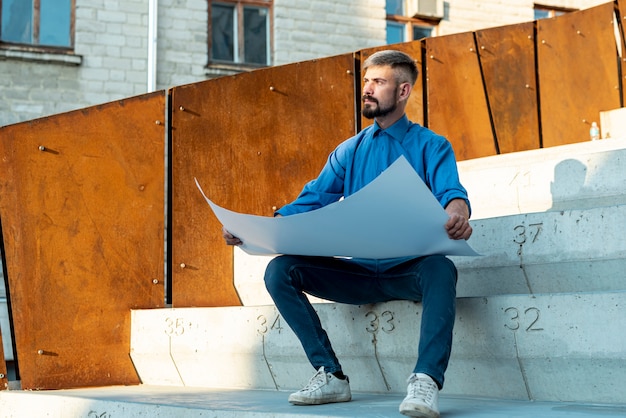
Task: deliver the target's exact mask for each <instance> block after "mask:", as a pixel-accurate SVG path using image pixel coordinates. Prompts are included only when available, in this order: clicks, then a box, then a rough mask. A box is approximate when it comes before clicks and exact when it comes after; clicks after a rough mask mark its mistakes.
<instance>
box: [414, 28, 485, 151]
mask: <svg viewBox="0 0 626 418" xmlns="http://www.w3.org/2000/svg"><path fill="white" fill-rule="evenodd" d="M424 42H425V45H426V46H425V48H426V58H425V61H426V63H425V64H426V76H427V80H426V86H425V87H424V88H425V89H426V97H427V106H426V111H427V119H426V120H427V124H428V127H429V128H430V129H432V130H433V131H435V132H437V133H438V134H441V135H443V136H445V137H446V138H447V139H448V140H449V141H450V142H451V143H452V146H453V148H454V151H455V153H456V157H457V159H458V160H467V159H470V158H477V157H484V156H487V155H494V154H496V153H497V150H496V147H495V142H494V138H493V131H492V129H491V121H490V119H489V110H488V108H487V99H486V97H485V89H484V86H483V82H482V76H481V71H480V66H479V62H478V56H477V53H476V45H475V42H474V34H473V33H461V34H456V35H449V36H441V37H435V38H427V39H425V41H424Z"/></svg>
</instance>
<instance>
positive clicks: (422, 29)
mask: <svg viewBox="0 0 626 418" xmlns="http://www.w3.org/2000/svg"><path fill="white" fill-rule="evenodd" d="M432 33H433V27H432V26H417V25H415V26H413V40H414V41H417V40H418V39H422V38H429V37H430V36H431V35H432Z"/></svg>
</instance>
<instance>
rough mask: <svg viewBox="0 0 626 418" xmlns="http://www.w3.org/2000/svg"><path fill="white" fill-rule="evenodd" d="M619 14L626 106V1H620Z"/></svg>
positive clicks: (622, 90) (622, 80)
mask: <svg viewBox="0 0 626 418" xmlns="http://www.w3.org/2000/svg"><path fill="white" fill-rule="evenodd" d="M617 12H618V13H619V17H620V18H621V22H619V23H620V25H619V29H620V30H619V35H620V36H619V38H620V39H619V42H620V44H621V45H622V53H621V60H620V65H621V67H622V79H621V83H620V89H621V95H622V106H624V104H626V88H624V87H625V86H624V84H626V33H625V32H626V0H618V2H617Z"/></svg>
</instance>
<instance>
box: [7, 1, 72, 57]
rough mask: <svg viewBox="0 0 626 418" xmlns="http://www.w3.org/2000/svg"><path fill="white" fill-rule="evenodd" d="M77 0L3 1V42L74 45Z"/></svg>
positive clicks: (47, 46)
mask: <svg viewBox="0 0 626 418" xmlns="http://www.w3.org/2000/svg"><path fill="white" fill-rule="evenodd" d="M74 2H75V0H0V6H1V7H0V15H1V19H0V42H1V43H2V44H5V45H15V46H27V47H31V48H32V47H39V48H64V49H69V48H72V47H73V38H74V33H73V31H74V30H73V29H74V25H73V22H74V5H75V3H74Z"/></svg>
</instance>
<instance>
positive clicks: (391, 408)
mask: <svg viewBox="0 0 626 418" xmlns="http://www.w3.org/2000/svg"><path fill="white" fill-rule="evenodd" d="M402 398H403V396H401V395H392V394H387V395H377V394H366V393H358V392H357V393H354V392H353V400H352V402H348V403H340V404H329V405H319V406H312V407H307V406H294V405H290V404H289V403H287V393H286V392H279V391H260V390H220V389H205V388H189V387H184V388H175V387H157V386H149V385H142V386H127V387H106V388H89V389H75V390H58V391H41V392H22V391H4V392H0V411H1V412H0V415H1V416H3V417H11V418H32V417H48V418H67V417H106V418H112V417H152V418H188V417H194V418H195V417H212V418H293V417H299V418H321V417H324V418H335V417H337V418H339V417H350V418H353V417H359V418H380V417H395V416H397V417H401V416H402V415H400V414H399V413H398V405H399V404H400V402H401V401H402ZM439 407H440V409H441V414H442V417H455V416H459V417H460V416H462V417H463V418H491V417H507V418H536V417H541V418H570V417H572V416H576V417H580V418H585V417H589V418H592V417H599V416H602V417H623V416H626V406H624V405H599V404H584V403H564V402H528V401H525V402H524V401H507V400H494V399H479V398H456V397H446V396H442V397H441V398H440V401H439ZM7 411H10V412H7Z"/></svg>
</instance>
